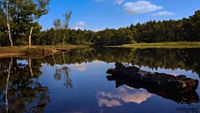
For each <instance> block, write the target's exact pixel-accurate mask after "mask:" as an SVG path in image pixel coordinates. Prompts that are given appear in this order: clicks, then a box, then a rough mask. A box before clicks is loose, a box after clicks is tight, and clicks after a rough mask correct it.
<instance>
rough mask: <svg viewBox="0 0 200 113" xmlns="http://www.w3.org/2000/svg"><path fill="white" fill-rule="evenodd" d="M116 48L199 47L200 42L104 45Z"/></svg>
mask: <svg viewBox="0 0 200 113" xmlns="http://www.w3.org/2000/svg"><path fill="white" fill-rule="evenodd" d="M105 47H116V48H136V49H137V48H138V49H139V48H141V49H142V48H144V49H145V48H200V42H159V43H135V44H123V45H116V46H105Z"/></svg>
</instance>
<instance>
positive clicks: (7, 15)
mask: <svg viewBox="0 0 200 113" xmlns="http://www.w3.org/2000/svg"><path fill="white" fill-rule="evenodd" d="M6 23H7V27H8V36H9V40H10V46H11V47H13V41H12V36H11V31H10V19H9V0H6Z"/></svg>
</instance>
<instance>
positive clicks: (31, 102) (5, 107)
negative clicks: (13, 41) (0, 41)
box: [0, 58, 50, 113]
mask: <svg viewBox="0 0 200 113" xmlns="http://www.w3.org/2000/svg"><path fill="white" fill-rule="evenodd" d="M2 60H3V61H4V62H1V64H0V65H1V66H0V69H1V72H0V76H1V80H0V83H1V86H0V89H1V90H0V108H1V109H0V111H1V112H2V113H4V112H6V113H23V112H29V111H30V110H31V112H43V111H44V108H45V106H46V105H47V103H49V101H50V97H49V95H48V87H44V86H42V85H41V84H40V83H39V81H38V80H37V78H38V77H39V74H38V73H40V71H39V68H38V67H35V68H34V69H35V71H31V70H32V66H31V65H30V64H31V63H30V60H29V65H22V64H19V63H17V59H15V58H14V59H13V58H10V59H2ZM9 60H10V61H9ZM30 66H31V67H30ZM30 75H31V76H30ZM33 75H34V76H33ZM4 89H5V90H4Z"/></svg>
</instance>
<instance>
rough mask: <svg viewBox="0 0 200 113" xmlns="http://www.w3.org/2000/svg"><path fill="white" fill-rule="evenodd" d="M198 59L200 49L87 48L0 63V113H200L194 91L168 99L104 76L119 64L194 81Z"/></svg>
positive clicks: (167, 95)
mask: <svg viewBox="0 0 200 113" xmlns="http://www.w3.org/2000/svg"><path fill="white" fill-rule="evenodd" d="M194 53H195V54H194ZM199 57H200V49H137V50H134V49H120V48H118V49H112V48H107V49H106V48H103V49H94V48H88V49H75V50H72V51H69V52H66V53H61V54H53V55H51V56H48V57H45V58H39V59H34V58H31V57H27V58H25V59H20V58H1V59H0V78H1V79H0V112H1V113H4V112H8V113H24V112H33V113H35V112H41V113H43V112H45V113H51V112H58V113H65V112H69V113H70V112H75V111H76V112H81V113H94V112H95V113H98V112H99V113H100V112H101V113H120V112H121V113H124V112H126V113H134V112H138V111H141V112H144V113H148V112H154V113H160V112H161V110H159V109H156V108H162V112H164V113H165V112H166V113H167V112H199V109H197V108H199V106H197V105H198V104H197V103H196V102H198V94H199V93H200V89H199V88H198V89H197V93H198V94H197V93H196V92H195V93H194V94H191V93H190V94H189V95H188V94H187V95H184V94H181V95H180V94H179V95H170V97H169V94H168V93H166V92H165V93H163V92H161V91H159V90H156V91H152V90H149V89H147V90H145V89H137V87H135V84H130V83H129V82H127V81H126V80H124V79H122V78H118V79H114V81H115V82H116V84H117V86H120V87H118V88H115V84H114V83H113V82H110V81H108V80H107V79H106V76H107V75H106V73H105V72H106V70H107V69H109V68H111V67H113V66H114V64H113V63H114V62H115V61H120V62H123V63H126V64H135V65H137V66H139V67H143V68H144V69H147V67H148V70H151V71H157V72H159V71H160V69H162V73H163V72H167V73H168V72H170V73H172V74H180V73H186V72H187V73H186V75H187V76H188V77H189V78H195V79H198V80H199V78H198V75H199V74H200V65H199V64H200V59H199ZM152 69H153V70H152ZM158 69H159V70H158ZM177 69H178V71H177ZM94 75H95V76H94ZM72 80H73V81H72ZM171 100H173V101H171ZM174 101H175V102H174ZM176 102H185V103H187V104H189V105H190V106H188V105H187V104H178V103H176ZM191 105H194V107H193V108H195V109H192V110H191ZM150 106H151V107H150ZM188 108H190V110H188ZM163 110H164V111H163Z"/></svg>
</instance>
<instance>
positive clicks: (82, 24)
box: [74, 21, 87, 30]
mask: <svg viewBox="0 0 200 113" xmlns="http://www.w3.org/2000/svg"><path fill="white" fill-rule="evenodd" d="M86 25H87V24H86V22H84V21H80V22H77V23H76V24H75V26H74V29H76V30H77V29H85V26H86Z"/></svg>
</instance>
